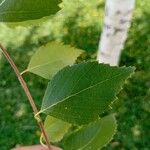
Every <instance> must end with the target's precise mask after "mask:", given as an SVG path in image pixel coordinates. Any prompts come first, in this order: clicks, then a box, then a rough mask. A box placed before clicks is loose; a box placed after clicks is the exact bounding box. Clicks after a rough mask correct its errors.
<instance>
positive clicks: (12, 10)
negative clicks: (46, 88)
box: [0, 0, 61, 22]
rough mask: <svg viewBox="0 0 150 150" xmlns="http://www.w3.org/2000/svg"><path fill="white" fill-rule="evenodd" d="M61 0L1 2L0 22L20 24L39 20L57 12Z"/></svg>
mask: <svg viewBox="0 0 150 150" xmlns="http://www.w3.org/2000/svg"><path fill="white" fill-rule="evenodd" d="M60 2H61V0H3V1H1V2H0V22H22V21H27V20H34V19H40V18H42V17H45V16H50V15H52V14H55V13H56V12H57V11H59V9H60V8H59V6H58V4H59V3H60Z"/></svg>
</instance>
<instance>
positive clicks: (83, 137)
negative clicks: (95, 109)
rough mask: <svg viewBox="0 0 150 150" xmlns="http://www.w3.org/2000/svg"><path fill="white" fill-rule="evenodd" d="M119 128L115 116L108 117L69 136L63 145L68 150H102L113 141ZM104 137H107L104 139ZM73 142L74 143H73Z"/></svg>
mask: <svg viewBox="0 0 150 150" xmlns="http://www.w3.org/2000/svg"><path fill="white" fill-rule="evenodd" d="M116 127H117V123H116V119H115V117H114V115H108V116H106V117H103V118H102V119H99V120H97V121H96V122H94V123H92V124H89V125H87V126H84V127H81V128H80V129H79V130H77V131H75V132H73V133H72V134H71V135H70V136H68V137H67V138H66V139H65V140H64V142H63V144H64V149H66V150H77V149H80V150H87V149H88V150H93V149H95V150H96V149H101V148H102V147H103V146H104V145H107V144H108V142H109V141H111V139H112V137H113V135H114V133H115V130H116ZM104 135H107V136H105V138H104ZM72 141H73V142H72ZM81 141H82V142H81Z"/></svg>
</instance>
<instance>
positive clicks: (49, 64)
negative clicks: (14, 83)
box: [25, 42, 82, 79]
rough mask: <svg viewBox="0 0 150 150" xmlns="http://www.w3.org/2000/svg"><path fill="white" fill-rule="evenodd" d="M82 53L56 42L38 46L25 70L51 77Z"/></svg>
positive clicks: (47, 77)
mask: <svg viewBox="0 0 150 150" xmlns="http://www.w3.org/2000/svg"><path fill="white" fill-rule="evenodd" d="M81 53H82V51H81V50H78V49H75V48H72V47H70V46H67V45H63V44H60V43H56V42H51V43H48V44H47V45H46V46H42V47H40V48H39V49H38V50H37V52H36V53H35V54H34V55H33V57H32V58H31V61H30V63H29V66H28V68H27V70H25V72H26V71H29V72H32V73H34V74H37V75H39V76H41V77H43V78H46V79H51V78H52V76H53V75H54V74H55V73H56V72H58V71H59V70H60V69H62V68H63V67H65V66H67V65H72V64H73V63H74V62H75V60H76V58H77V57H78V56H79V55H80V54H81Z"/></svg>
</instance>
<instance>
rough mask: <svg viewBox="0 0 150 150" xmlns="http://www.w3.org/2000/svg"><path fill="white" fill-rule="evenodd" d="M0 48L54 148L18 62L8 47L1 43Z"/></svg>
mask: <svg viewBox="0 0 150 150" xmlns="http://www.w3.org/2000/svg"><path fill="white" fill-rule="evenodd" d="M0 49H1V50H2V52H3V54H4V56H5V57H6V59H7V61H8V62H9V63H10V65H11V67H12V68H13V70H14V72H15V74H16V76H17V77H18V80H19V82H20V84H21V86H22V88H23V90H24V92H25V94H26V96H27V98H28V101H29V103H30V105H31V107H32V110H33V112H34V115H35V116H36V118H38V119H36V120H37V123H38V125H39V127H40V129H41V132H42V134H43V137H44V139H45V141H46V144H47V147H48V149H49V150H52V147H51V144H50V142H49V139H48V136H47V134H46V131H45V129H44V125H43V122H42V119H41V117H40V115H39V113H38V109H37V107H36V105H35V102H34V100H33V98H32V95H31V93H30V91H29V88H28V86H27V84H26V82H25V80H24V79H23V77H22V75H21V74H20V72H19V69H18V67H17V66H16V64H15V63H14V61H13V60H12V58H11V57H10V55H9V54H8V52H7V49H6V48H4V47H3V46H2V45H1V44H0Z"/></svg>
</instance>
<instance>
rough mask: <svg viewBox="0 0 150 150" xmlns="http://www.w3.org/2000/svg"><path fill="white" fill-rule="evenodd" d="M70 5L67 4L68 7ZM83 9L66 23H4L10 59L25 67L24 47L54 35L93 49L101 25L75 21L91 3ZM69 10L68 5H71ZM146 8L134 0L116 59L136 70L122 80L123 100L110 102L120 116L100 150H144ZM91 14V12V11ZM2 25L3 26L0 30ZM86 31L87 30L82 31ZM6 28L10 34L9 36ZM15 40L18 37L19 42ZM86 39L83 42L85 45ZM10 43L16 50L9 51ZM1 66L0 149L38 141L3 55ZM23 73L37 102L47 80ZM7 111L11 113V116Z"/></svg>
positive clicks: (146, 123) (145, 3)
mask: <svg viewBox="0 0 150 150" xmlns="http://www.w3.org/2000/svg"><path fill="white" fill-rule="evenodd" d="M85 3H86V2H85ZM69 5H70V4H68V5H67V6H68V8H69ZM65 7H66V6H65ZM74 7H75V6H74ZM70 8H71V7H70ZM83 9H84V10H85V11H86V12H87V13H86V14H80V15H78V16H76V19H74V18H73V17H72V16H73V15H70V17H66V18H65V19H64V20H65V25H66V26H65V25H64V20H63V19H62V21H60V20H59V19H58V21H57V19H56V21H57V22H56V23H54V20H52V21H49V22H48V23H47V24H43V25H42V26H40V27H36V28H31V27H30V28H27V29H25V28H21V27H19V28H17V29H15V30H12V29H9V28H7V27H6V26H4V25H1V28H0V30H1V31H0V33H2V34H0V36H1V41H2V40H3V41H4V42H5V43H6V44H5V45H7V46H8V47H9V50H11V51H10V52H11V54H12V55H13V56H14V57H15V60H16V62H17V64H18V65H19V67H20V69H21V70H23V69H24V68H25V66H26V65H25V64H27V62H28V61H29V57H30V56H31V54H32V53H33V52H31V51H30V52H29V51H28V50H30V49H31V50H33V49H34V48H36V47H38V46H39V45H40V44H41V43H43V42H44V43H46V42H47V41H49V40H51V39H55V38H56V39H57V40H65V41H66V43H70V42H71V43H72V44H73V45H74V46H77V47H79V48H83V49H85V50H88V51H91V50H93V49H94V50H96V45H97V42H98V39H99V31H100V24H95V25H94V26H92V25H91V24H90V25H87V26H84V27H80V26H78V23H77V22H78V20H80V19H79V18H81V17H82V19H83V20H84V17H85V18H86V16H88V15H89V13H88V11H87V10H91V9H90V6H89V7H88V9H87V7H86V6H85V7H83V8H82V10H83ZM100 9H101V8H100ZM100 9H94V10H96V12H99V10H100ZM71 10H73V9H72V8H71ZM148 10H149V5H148V1H140V0H138V5H137V9H136V12H135V16H134V20H133V25H132V28H131V30H130V32H129V40H128V41H127V43H126V48H125V51H124V52H123V55H122V62H121V64H122V65H124V64H127V65H134V66H136V67H137V72H136V74H135V75H134V77H133V79H132V80H130V82H128V85H126V87H125V89H124V90H123V92H121V94H120V96H119V99H121V100H122V103H121V104H120V102H118V103H117V104H116V106H115V107H116V111H117V112H118V113H117V120H119V121H118V123H119V124H118V129H119V131H118V133H117V135H116V136H115V139H114V140H113V141H112V143H111V144H110V145H109V147H107V148H105V149H115V150H117V149H118V150H119V149H135V150H136V149H139V148H140V149H143V150H148V149H149V148H150V145H149V141H150V139H149V128H150V126H149V114H150V112H149V96H150V95H149V88H150V86H149V78H150V74H149V69H150V68H149V58H150V57H149V56H150V53H149V52H150V50H149V45H148V43H149V40H148V39H149V35H150V34H149V33H150V30H149V19H148V18H149V13H148ZM69 12H71V11H68V13H69ZM77 12H78V11H77ZM74 13H76V11H74V12H72V14H74ZM76 14H77V13H76ZM97 14H99V13H97ZM68 15H69V14H68ZM90 15H92V13H91V12H90ZM65 16H66V14H65V15H64V17H65ZM99 17H101V16H95V17H94V19H93V20H92V19H90V16H89V18H88V17H87V19H85V23H86V24H88V22H90V21H91V20H92V21H93V22H99ZM69 18H70V20H71V19H72V24H68V23H67V24H66V22H69ZM77 18H78V19H77ZM91 18H93V17H91ZM53 19H55V18H53ZM82 19H81V20H82ZM67 20H68V21H67ZM60 24H61V25H60ZM57 26H59V27H60V30H56V29H57ZM53 27H54V28H53ZM64 27H65V28H64ZM66 27H67V28H68V29H69V32H65V31H66V30H65V29H66ZM4 28H5V30H8V31H5V30H4ZM70 29H71V30H70ZM97 29H98V30H97ZM16 31H17V36H16ZM48 31H49V32H48ZM60 31H61V33H60ZM71 31H72V32H71ZM87 32H88V34H86V33H87ZM7 33H9V35H8V34H7ZM22 33H24V34H22ZM49 33H50V34H49ZM68 33H71V35H69V34H68ZM64 34H65V37H68V38H64ZM6 35H7V36H6ZM48 35H49V36H48ZM58 35H60V36H58ZM76 35H77V36H76ZM14 37H15V38H14ZM20 37H21V39H20ZM22 37H23V38H22ZM16 38H17V39H16ZM29 39H30V40H29ZM72 39H74V40H75V39H77V41H75V42H73V40H72ZM18 40H22V42H18ZM80 41H83V42H80ZM139 41H142V42H139ZM85 42H86V43H87V44H85ZM26 44H28V47H27V48H25V47H24V45H26ZM12 46H13V47H12ZM10 47H12V48H10ZM14 47H15V48H17V49H16V50H12V49H13V48H14ZM25 52H26V54H25ZM0 68H1V70H0V71H1V72H2V73H1V76H0V80H1V82H0V84H1V86H0V91H1V92H0V99H1V101H0V105H1V108H0V114H1V115H0V120H1V121H0V126H1V127H2V128H1V130H0V132H1V134H0V135H1V136H0V147H1V149H2V150H6V149H10V148H12V147H14V146H15V145H17V144H25V145H29V144H33V143H36V142H37V141H38V138H37V137H38V136H39V131H38V129H37V128H36V126H35V121H34V120H32V113H31V110H30V107H28V104H27V103H26V98H25V96H24V94H23V93H22V92H20V86H19V84H18V83H17V82H14V80H16V78H15V76H14V75H13V73H11V72H10V68H9V66H8V64H7V63H6V62H5V61H4V60H2V61H1V63H0ZM25 78H26V80H27V81H28V85H29V86H30V88H31V91H32V93H36V94H35V95H34V99H36V102H37V103H38V104H39V106H40V103H41V101H40V99H41V98H42V95H43V92H44V89H45V87H46V82H45V81H44V80H42V79H40V78H38V79H37V78H36V79H34V77H33V76H32V75H28V76H27V77H26V76H25ZM37 80H38V81H37ZM8 83H9V84H8ZM12 89H13V90H12ZM2 99H5V101H2ZM18 101H19V102H18ZM12 106H13V107H12ZM2 108H3V109H2ZM8 112H11V113H8ZM12 115H13V116H14V117H13V118H12ZM126 116H128V117H126ZM18 122H19V123H18ZM25 124H26V125H25ZM36 129H37V130H36ZM12 131H13V133H12ZM34 133H36V134H34ZM4 137H5V138H4ZM6 137H7V138H6Z"/></svg>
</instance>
